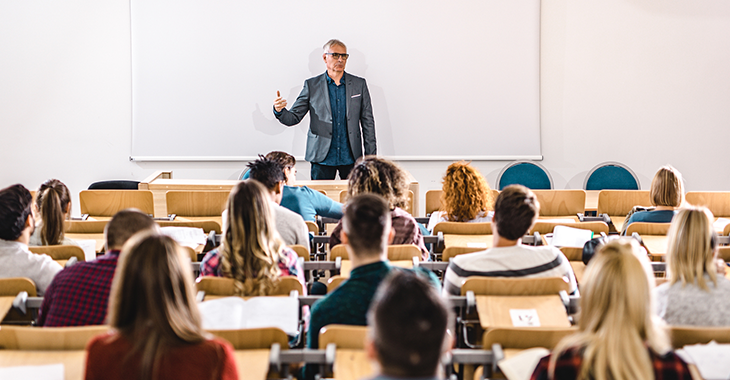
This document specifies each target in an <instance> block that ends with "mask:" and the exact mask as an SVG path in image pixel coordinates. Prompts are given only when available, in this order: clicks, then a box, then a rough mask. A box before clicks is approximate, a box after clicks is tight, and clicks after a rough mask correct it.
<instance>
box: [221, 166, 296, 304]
mask: <svg viewBox="0 0 730 380" xmlns="http://www.w3.org/2000/svg"><path fill="white" fill-rule="evenodd" d="M226 210H227V211H228V212H227V213H225V215H226V218H227V220H225V221H224V223H223V224H224V225H225V226H226V228H225V230H224V231H223V240H222V241H221V247H220V250H221V251H220V254H221V270H222V272H223V274H224V276H226V277H230V278H233V279H234V280H236V289H237V291H238V292H239V293H241V294H246V295H265V294H266V293H267V292H268V291H269V290H270V289H272V288H273V283H274V282H275V281H276V279H277V278H278V276H279V274H280V271H279V267H278V265H277V263H278V260H279V254H280V252H281V249H282V247H283V245H284V243H283V242H282V240H281V238H280V237H279V233H278V232H277V231H276V225H275V223H274V212H273V210H272V207H271V201H270V200H269V196H268V194H267V191H266V189H265V188H264V186H263V185H262V184H261V183H259V182H258V181H255V180H250V179H249V180H246V181H242V182H239V183H238V184H237V185H236V186H235V187H234V188H233V190H231V193H230V195H228V201H227V204H226ZM246 279H251V280H252V281H253V282H252V283H251V284H249V285H251V286H253V287H252V288H251V287H248V286H247V285H245V284H244V282H245V280H246Z"/></svg>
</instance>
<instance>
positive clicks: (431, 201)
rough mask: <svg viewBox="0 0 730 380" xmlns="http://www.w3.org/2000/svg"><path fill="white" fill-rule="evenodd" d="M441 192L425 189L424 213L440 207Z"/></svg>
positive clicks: (429, 212)
mask: <svg viewBox="0 0 730 380" xmlns="http://www.w3.org/2000/svg"><path fill="white" fill-rule="evenodd" d="M441 193H443V190H428V191H426V215H429V214H431V213H432V212H434V211H438V210H439V209H441Z"/></svg>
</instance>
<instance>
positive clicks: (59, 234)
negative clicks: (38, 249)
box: [35, 179, 71, 245]
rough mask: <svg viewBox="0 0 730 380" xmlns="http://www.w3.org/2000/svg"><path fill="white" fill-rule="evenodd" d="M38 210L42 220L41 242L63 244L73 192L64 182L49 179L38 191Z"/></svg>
mask: <svg viewBox="0 0 730 380" xmlns="http://www.w3.org/2000/svg"><path fill="white" fill-rule="evenodd" d="M35 206H36V210H38V214H39V216H40V219H41V221H42V225H41V229H40V235H41V236H40V237H41V242H42V243H43V244H44V245H56V244H61V241H62V240H63V236H64V228H65V226H64V221H65V220H66V219H67V218H68V215H70V213H71V193H70V192H69V191H68V187H66V185H64V184H63V182H61V181H59V180H57V179H49V180H48V181H46V182H43V184H41V186H40V187H39V188H38V191H37V192H36V199H35Z"/></svg>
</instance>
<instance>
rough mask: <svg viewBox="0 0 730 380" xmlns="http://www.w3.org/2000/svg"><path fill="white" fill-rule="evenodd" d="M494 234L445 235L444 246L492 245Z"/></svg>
mask: <svg viewBox="0 0 730 380" xmlns="http://www.w3.org/2000/svg"><path fill="white" fill-rule="evenodd" d="M492 239H493V235H450V234H449V235H444V247H475V248H484V249H487V248H490V247H492Z"/></svg>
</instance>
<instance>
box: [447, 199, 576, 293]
mask: <svg viewBox="0 0 730 380" xmlns="http://www.w3.org/2000/svg"><path fill="white" fill-rule="evenodd" d="M538 215H540V204H539V203H538V201H537V198H536V197H535V194H534V193H533V192H532V191H530V189H528V188H526V187H524V186H521V185H511V186H507V187H506V188H504V190H502V191H501V192H500V193H499V196H498V197H497V200H496V202H495V204H494V217H493V218H492V231H493V233H494V240H493V245H492V248H489V249H487V250H486V251H482V252H474V253H469V254H466V255H459V256H456V257H454V258H453V259H451V261H450V262H449V268H448V269H447V270H446V274H445V275H444V293H445V294H454V295H459V294H460V293H461V285H463V284H464V281H465V280H466V278H467V277H470V276H488V277H564V278H566V280H567V281H568V282H569V283H570V292H571V293H575V292H576V291H577V290H578V285H577V283H576V281H575V274H573V268H572V267H571V266H570V263H569V262H568V259H567V258H566V257H565V255H563V253H562V252H560V250H559V249H557V248H555V247H553V246H540V247H530V246H526V245H522V236H524V235H525V234H526V233H527V232H528V231H529V230H530V228H532V226H533V224H535V220H537V217H538Z"/></svg>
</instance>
